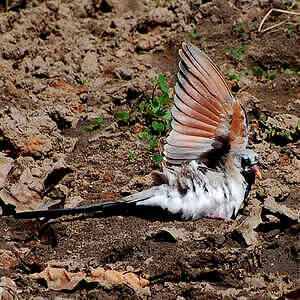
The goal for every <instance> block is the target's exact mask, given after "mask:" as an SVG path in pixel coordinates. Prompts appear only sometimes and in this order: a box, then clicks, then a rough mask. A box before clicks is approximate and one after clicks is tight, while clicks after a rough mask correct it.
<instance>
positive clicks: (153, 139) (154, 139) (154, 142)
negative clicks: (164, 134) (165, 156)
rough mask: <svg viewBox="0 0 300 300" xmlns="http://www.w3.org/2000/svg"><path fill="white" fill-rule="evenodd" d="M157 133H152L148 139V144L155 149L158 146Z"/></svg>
mask: <svg viewBox="0 0 300 300" xmlns="http://www.w3.org/2000/svg"><path fill="white" fill-rule="evenodd" d="M157 139H158V137H157V135H152V136H151V137H150V139H149V145H150V147H151V148H152V149H155V148H156V147H157V146H158V143H157Z"/></svg>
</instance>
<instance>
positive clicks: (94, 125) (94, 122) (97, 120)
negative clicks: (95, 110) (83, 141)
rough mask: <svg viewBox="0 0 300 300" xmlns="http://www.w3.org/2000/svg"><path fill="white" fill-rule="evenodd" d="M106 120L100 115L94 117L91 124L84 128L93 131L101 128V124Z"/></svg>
mask: <svg viewBox="0 0 300 300" xmlns="http://www.w3.org/2000/svg"><path fill="white" fill-rule="evenodd" d="M103 122H104V120H103V118H101V117H99V118H94V119H92V121H91V123H92V124H91V125H89V126H87V127H85V128H84V130H85V131H86V132H92V131H95V130H97V129H100V127H101V124H102V123H103Z"/></svg>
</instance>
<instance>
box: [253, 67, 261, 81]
mask: <svg viewBox="0 0 300 300" xmlns="http://www.w3.org/2000/svg"><path fill="white" fill-rule="evenodd" d="M252 72H253V75H254V76H255V77H260V78H261V77H263V75H264V72H263V70H262V68H260V67H258V66H254V67H253V68H252Z"/></svg>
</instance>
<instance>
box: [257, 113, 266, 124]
mask: <svg viewBox="0 0 300 300" xmlns="http://www.w3.org/2000/svg"><path fill="white" fill-rule="evenodd" d="M266 120H267V116H266V115H264V114H262V115H260V116H259V121H262V122H265V121H266Z"/></svg>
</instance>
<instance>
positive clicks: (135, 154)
mask: <svg viewBox="0 0 300 300" xmlns="http://www.w3.org/2000/svg"><path fill="white" fill-rule="evenodd" d="M129 156H130V158H133V159H134V158H136V157H137V153H136V152H134V151H132V152H130V153H129Z"/></svg>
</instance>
